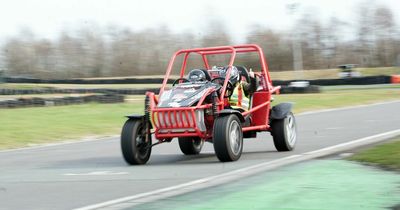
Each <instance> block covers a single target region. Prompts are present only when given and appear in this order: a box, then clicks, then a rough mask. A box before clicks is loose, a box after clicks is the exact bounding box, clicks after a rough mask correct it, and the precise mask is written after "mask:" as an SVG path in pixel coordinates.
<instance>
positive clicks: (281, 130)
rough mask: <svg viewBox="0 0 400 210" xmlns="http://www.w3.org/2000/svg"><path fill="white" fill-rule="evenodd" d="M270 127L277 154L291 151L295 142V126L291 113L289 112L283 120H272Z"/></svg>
mask: <svg viewBox="0 0 400 210" xmlns="http://www.w3.org/2000/svg"><path fill="white" fill-rule="evenodd" d="M271 126H272V131H271V134H272V137H273V139H274V145H275V148H276V149H277V150H278V151H279V152H282V151H291V150H293V149H294V147H295V145H296V140H297V126H296V120H295V118H294V115H293V113H291V112H290V113H289V114H288V115H286V117H285V118H283V119H278V120H273V121H272V122H271Z"/></svg>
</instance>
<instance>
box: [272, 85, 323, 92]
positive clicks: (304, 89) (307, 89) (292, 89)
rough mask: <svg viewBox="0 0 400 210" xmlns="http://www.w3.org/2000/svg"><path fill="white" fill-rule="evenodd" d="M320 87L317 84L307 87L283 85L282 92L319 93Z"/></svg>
mask: <svg viewBox="0 0 400 210" xmlns="http://www.w3.org/2000/svg"><path fill="white" fill-rule="evenodd" d="M319 92H321V91H320V88H319V86H316V85H309V86H307V87H289V86H282V87H281V89H280V93H281V94H291V93H319Z"/></svg>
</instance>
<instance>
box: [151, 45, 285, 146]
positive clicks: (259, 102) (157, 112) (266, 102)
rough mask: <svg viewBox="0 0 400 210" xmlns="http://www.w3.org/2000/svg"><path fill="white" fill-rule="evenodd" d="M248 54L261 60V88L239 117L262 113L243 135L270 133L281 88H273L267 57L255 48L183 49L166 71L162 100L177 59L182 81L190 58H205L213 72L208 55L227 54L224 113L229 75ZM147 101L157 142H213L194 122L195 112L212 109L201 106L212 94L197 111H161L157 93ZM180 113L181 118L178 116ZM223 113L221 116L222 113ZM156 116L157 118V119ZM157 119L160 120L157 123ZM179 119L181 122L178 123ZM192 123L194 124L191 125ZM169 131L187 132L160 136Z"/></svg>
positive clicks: (220, 103) (221, 103)
mask: <svg viewBox="0 0 400 210" xmlns="http://www.w3.org/2000/svg"><path fill="white" fill-rule="evenodd" d="M249 52H255V53H257V54H258V56H259V61H260V66H261V69H260V72H259V73H257V76H258V77H259V78H260V87H261V88H259V89H258V91H257V92H258V93H257V94H258V95H257V97H255V103H254V105H253V106H252V107H251V108H250V109H249V110H248V111H245V112H242V113H239V114H241V115H242V116H243V117H242V116H240V117H242V118H244V117H246V116H247V115H249V114H251V113H253V112H257V113H256V115H258V114H259V113H262V116H261V117H260V116H257V119H254V122H255V123H254V124H253V125H249V126H247V127H243V129H242V130H243V132H246V131H266V130H268V131H269V130H270V125H269V119H268V118H269V115H270V103H271V100H270V99H271V94H272V93H275V92H279V89H280V86H277V87H274V86H273V85H272V81H271V78H270V74H269V71H268V65H267V62H266V59H265V57H264V53H263V51H262V49H261V48H260V47H259V46H258V45H255V44H246V45H235V46H219V47H208V48H193V49H182V50H179V51H177V52H175V53H174V54H173V56H172V58H171V59H170V61H169V64H168V67H167V72H166V75H165V77H164V80H163V83H162V86H161V88H160V91H159V96H162V94H163V93H164V91H165V89H166V86H167V82H168V80H169V79H170V76H171V71H172V68H173V66H174V63H175V61H176V59H177V57H178V56H181V55H182V56H183V62H182V65H181V67H180V73H179V76H180V78H183V77H184V75H185V70H186V67H187V63H188V62H187V61H188V58H189V55H190V54H192V53H193V54H198V55H200V56H201V57H202V61H203V64H204V67H205V68H206V69H208V70H209V69H211V68H210V65H209V62H208V56H209V55H218V54H228V55H230V58H229V63H228V70H227V73H226V76H225V80H224V83H223V85H222V88H221V93H223V94H220V96H219V100H218V104H217V106H218V111H219V112H221V111H222V110H224V109H225V107H226V105H227V104H226V103H227V102H226V100H225V98H224V97H225V92H226V88H227V84H228V81H229V79H228V78H230V73H231V69H232V66H233V65H234V62H235V58H236V55H237V54H239V53H249ZM146 94H147V96H148V97H150V98H151V99H150V110H151V112H152V113H153V114H152V121H153V122H154V124H155V125H156V126H155V127H156V128H155V135H156V138H158V139H162V138H171V137H172V138H173V137H179V136H199V137H201V138H211V137H212V136H211V133H209V132H204V131H201V130H199V128H198V122H196V121H195V120H194V119H195V118H196V116H195V114H196V113H197V112H196V110H201V109H208V108H211V107H212V104H202V103H203V101H204V100H205V97H206V95H208V94H210V93H206V94H205V95H204V96H203V97H202V98H201V99H200V101H199V103H198V104H197V105H196V106H194V107H174V108H159V107H157V106H156V105H157V103H158V99H157V97H155V94H154V93H150V92H148V93H146ZM177 113H178V114H177ZM221 113H222V112H221ZM155 116H157V117H155ZM156 118H157V119H156ZM261 118H266V119H261ZM174 119H175V121H181V123H178V122H175V121H174ZM179 119H180V120H179ZM185 119H186V120H189V121H190V122H188V123H187V124H186V123H183V121H185ZM192 121H193V122H192ZM162 127H163V128H166V129H176V128H179V129H181V130H185V132H180V133H174V132H166V133H161V132H160V131H161V130H162V129H161V128H162Z"/></svg>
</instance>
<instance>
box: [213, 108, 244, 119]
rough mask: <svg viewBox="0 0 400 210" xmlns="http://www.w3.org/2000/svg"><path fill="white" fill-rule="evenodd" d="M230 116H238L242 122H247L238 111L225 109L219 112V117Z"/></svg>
mask: <svg viewBox="0 0 400 210" xmlns="http://www.w3.org/2000/svg"><path fill="white" fill-rule="evenodd" d="M229 114H235V115H236V116H238V118H239V120H240V121H241V122H245V119H244V117H243V115H242V113H240V112H239V111H238V110H234V109H224V110H221V111H220V112H218V116H225V115H229Z"/></svg>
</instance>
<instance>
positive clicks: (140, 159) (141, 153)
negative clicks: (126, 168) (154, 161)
mask: <svg viewBox="0 0 400 210" xmlns="http://www.w3.org/2000/svg"><path fill="white" fill-rule="evenodd" d="M148 129H149V128H148V126H145V125H144V123H143V121H142V120H139V119H128V120H127V121H126V122H125V124H124V127H123V128H122V132H121V150H122V155H123V157H124V159H125V161H126V162H127V163H128V164H130V165H141V164H145V163H147V161H148V160H149V158H150V154H151V135H150V132H148V131H149V130H148Z"/></svg>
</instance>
